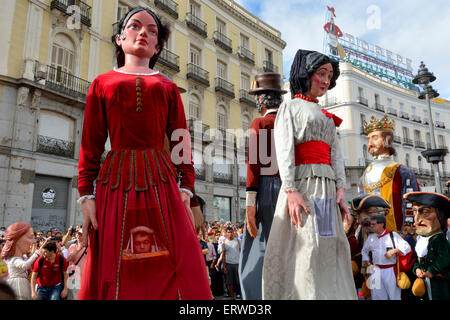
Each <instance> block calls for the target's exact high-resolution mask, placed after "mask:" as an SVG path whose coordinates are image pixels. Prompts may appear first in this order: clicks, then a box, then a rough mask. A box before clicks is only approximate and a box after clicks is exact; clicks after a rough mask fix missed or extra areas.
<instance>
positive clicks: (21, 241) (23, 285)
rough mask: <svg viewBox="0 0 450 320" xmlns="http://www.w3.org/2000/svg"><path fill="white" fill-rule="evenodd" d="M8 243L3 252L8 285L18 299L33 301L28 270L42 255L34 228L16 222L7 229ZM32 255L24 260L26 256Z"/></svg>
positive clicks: (6, 237)
mask: <svg viewBox="0 0 450 320" xmlns="http://www.w3.org/2000/svg"><path fill="white" fill-rule="evenodd" d="M5 239H6V243H5V246H4V247H3V250H2V252H1V257H2V259H5V260H6V264H7V266H8V273H9V277H8V280H7V283H8V285H9V286H10V287H11V288H12V289H13V290H14V293H15V294H16V297H17V299H19V300H31V288H30V281H29V280H28V273H27V272H28V270H29V269H31V267H32V266H33V263H34V262H35V261H36V259H37V258H38V257H39V256H40V255H41V252H40V250H38V249H36V240H35V238H34V232H33V228H32V227H31V225H30V224H28V223H25V222H16V223H13V224H12V225H10V226H9V227H8V228H7V229H6V234H5ZM29 253H32V255H31V256H30V257H29V258H28V259H26V260H24V256H25V255H27V254H29Z"/></svg>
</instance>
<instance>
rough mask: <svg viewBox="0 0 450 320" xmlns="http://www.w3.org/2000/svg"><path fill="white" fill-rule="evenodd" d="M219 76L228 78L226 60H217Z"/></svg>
mask: <svg viewBox="0 0 450 320" xmlns="http://www.w3.org/2000/svg"><path fill="white" fill-rule="evenodd" d="M217 77H219V78H220V79H224V80H226V79H227V78H228V77H227V65H226V63H225V62H222V61H220V60H217Z"/></svg>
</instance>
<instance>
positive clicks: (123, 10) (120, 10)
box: [116, 3, 130, 21]
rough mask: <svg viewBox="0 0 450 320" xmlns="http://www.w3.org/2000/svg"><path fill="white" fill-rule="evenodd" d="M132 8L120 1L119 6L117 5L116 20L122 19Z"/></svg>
mask: <svg viewBox="0 0 450 320" xmlns="http://www.w3.org/2000/svg"><path fill="white" fill-rule="evenodd" d="M129 10H130V8H129V7H128V6H127V5H126V4H123V3H119V5H118V7H117V19H116V21H120V19H122V18H123V17H124V16H125V15H126V14H127V12H128V11H129Z"/></svg>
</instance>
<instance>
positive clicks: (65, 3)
mask: <svg viewBox="0 0 450 320" xmlns="http://www.w3.org/2000/svg"><path fill="white" fill-rule="evenodd" d="M71 6H76V7H77V10H79V11H76V13H75V14H73V10H70V7H71ZM50 9H57V10H59V11H61V12H62V13H64V14H66V15H71V16H73V17H74V18H76V14H77V13H79V15H80V22H81V23H83V24H85V25H86V26H88V27H90V26H91V15H92V12H91V11H92V8H91V6H89V5H88V4H86V3H84V2H83V1H80V0H52V2H51V3H50ZM68 9H69V10H68Z"/></svg>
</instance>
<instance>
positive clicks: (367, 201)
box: [352, 194, 391, 211]
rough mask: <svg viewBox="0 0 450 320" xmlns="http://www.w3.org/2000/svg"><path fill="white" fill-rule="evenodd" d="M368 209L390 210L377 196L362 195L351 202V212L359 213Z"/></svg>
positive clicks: (389, 206)
mask: <svg viewBox="0 0 450 320" xmlns="http://www.w3.org/2000/svg"><path fill="white" fill-rule="evenodd" d="M370 207H381V208H388V209H390V208H391V205H390V204H389V202H387V201H386V200H384V199H383V198H382V197H381V196H379V195H377V194H362V195H360V196H358V197H356V198H354V199H353V200H352V210H353V211H360V210H362V209H365V208H370Z"/></svg>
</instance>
